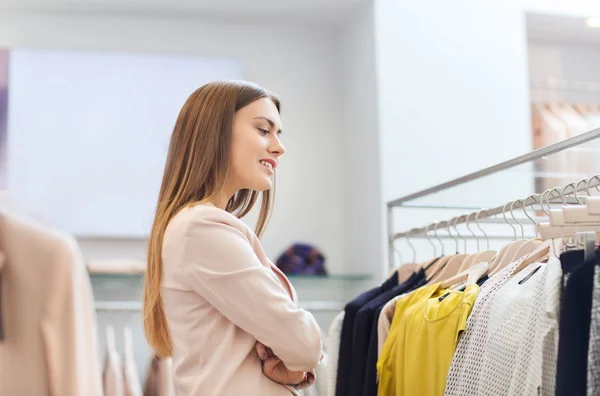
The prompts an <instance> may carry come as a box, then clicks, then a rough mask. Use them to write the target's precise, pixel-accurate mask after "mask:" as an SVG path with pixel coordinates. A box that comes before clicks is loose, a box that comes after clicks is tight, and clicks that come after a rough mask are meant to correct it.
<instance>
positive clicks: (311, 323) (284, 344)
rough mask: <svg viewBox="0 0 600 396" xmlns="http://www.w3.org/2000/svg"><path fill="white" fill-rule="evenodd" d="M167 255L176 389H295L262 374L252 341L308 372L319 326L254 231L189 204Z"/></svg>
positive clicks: (174, 227)
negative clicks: (298, 304)
mask: <svg viewBox="0 0 600 396" xmlns="http://www.w3.org/2000/svg"><path fill="white" fill-rule="evenodd" d="M162 258H163V288H162V296H163V300H164V307H165V313H166V317H167V322H168V327H169V331H170V334H171V339H172V342H173V382H174V385H175V388H176V391H177V395H178V396H229V395H231V396H237V395H263V396H270V395H282V396H283V395H286V396H289V395H291V394H293V393H295V392H294V391H293V390H292V389H291V388H289V387H286V386H283V385H280V384H277V383H275V382H273V381H271V380H270V379H268V378H267V377H266V376H265V375H264V374H263V373H262V361H261V360H260V358H259V356H258V354H257V352H256V350H255V348H254V345H255V343H256V341H260V342H261V343H263V344H264V345H266V346H268V347H270V348H271V349H272V350H273V352H274V353H275V355H277V356H278V357H279V358H280V359H281V360H282V361H283V362H284V364H285V365H286V367H287V368H288V369H290V370H294V371H300V370H302V371H311V370H313V369H315V368H316V366H317V365H318V362H319V360H320V358H321V352H322V344H321V332H320V329H319V326H318V324H317V322H316V320H315V318H314V317H313V316H312V315H311V314H310V313H309V312H307V311H305V310H303V309H301V308H298V306H297V296H296V292H295V290H294V288H293V287H292V285H291V283H290V282H289V281H288V279H287V278H286V277H285V275H284V274H283V273H282V272H281V271H280V270H279V269H278V268H277V267H276V266H275V265H274V264H273V263H272V262H271V261H269V259H268V258H267V257H266V255H265V253H264V251H263V250H262V247H261V245H260V242H259V241H258V238H257V237H256V235H255V234H254V233H253V232H252V230H250V229H249V228H248V226H246V225H245V224H244V223H243V222H242V221H241V220H239V219H237V218H236V217H235V216H233V215H232V214H230V213H227V212H226V211H224V210H221V209H218V208H216V207H215V206H213V205H212V204H210V203H205V204H201V205H196V206H194V207H189V208H185V209H183V210H182V211H180V212H179V213H178V214H177V215H176V216H175V217H174V218H173V219H172V220H171V222H170V223H169V225H168V227H167V230H166V232H165V237H164V242H163V250H162Z"/></svg>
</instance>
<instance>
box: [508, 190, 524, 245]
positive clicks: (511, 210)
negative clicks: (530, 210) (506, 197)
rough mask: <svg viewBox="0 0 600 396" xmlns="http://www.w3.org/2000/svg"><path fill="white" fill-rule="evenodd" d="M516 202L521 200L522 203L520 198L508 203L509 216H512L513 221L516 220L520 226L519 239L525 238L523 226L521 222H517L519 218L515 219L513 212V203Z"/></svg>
mask: <svg viewBox="0 0 600 396" xmlns="http://www.w3.org/2000/svg"><path fill="white" fill-rule="evenodd" d="M517 202H521V204H522V203H523V200H522V199H517V200H516V201H513V202H512V203H511V204H510V217H512V218H513V220H514V221H516V222H517V224H518V225H519V227H520V228H521V239H525V229H524V228H523V224H521V223H520V222H519V220H517V218H516V217H515V213H514V212H513V206H514V205H515V203H517Z"/></svg>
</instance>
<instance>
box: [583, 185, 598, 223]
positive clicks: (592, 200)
mask: <svg viewBox="0 0 600 396" xmlns="http://www.w3.org/2000/svg"><path fill="white" fill-rule="evenodd" d="M594 179H598V180H599V181H600V175H594V176H592V177H590V178H589V179H588V181H587V184H586V187H585V189H586V192H587V195H588V199H587V200H586V205H587V210H588V213H589V214H591V215H592V214H600V197H598V196H592V194H590V182H591V181H592V180H594ZM596 190H598V191H600V187H599V186H596Z"/></svg>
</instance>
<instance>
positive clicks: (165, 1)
mask: <svg viewBox="0 0 600 396" xmlns="http://www.w3.org/2000/svg"><path fill="white" fill-rule="evenodd" d="M371 1H372V0H0V10H6V11H15V12H44V13H79V14H82V13H84V14H96V15H98V14H111V15H127V16H148V17H160V18H185V19H202V20H207V19H219V20H229V19H231V20H236V21H239V20H246V21H248V23H252V24H256V23H265V24H272V23H277V22H293V21H297V22H312V23H318V24H340V23H343V22H344V21H345V20H346V19H347V18H349V17H350V16H351V15H352V14H353V13H354V12H356V10H357V9H359V7H360V5H361V4H365V3H369V2H371Z"/></svg>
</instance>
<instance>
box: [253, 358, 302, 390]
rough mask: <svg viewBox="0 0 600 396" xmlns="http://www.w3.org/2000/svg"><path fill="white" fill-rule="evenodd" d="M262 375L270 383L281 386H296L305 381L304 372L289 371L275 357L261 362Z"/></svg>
mask: <svg viewBox="0 0 600 396" xmlns="http://www.w3.org/2000/svg"><path fill="white" fill-rule="evenodd" d="M263 373H264V374H265V375H266V376H267V377H268V378H269V379H271V380H272V381H275V382H277V383H279V384H282V385H298V384H300V383H302V382H304V381H305V379H306V374H305V373H304V371H290V370H288V369H287V367H285V365H284V364H283V362H282V361H281V360H280V359H279V358H278V357H277V356H274V357H268V358H267V360H265V361H264V362H263Z"/></svg>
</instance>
